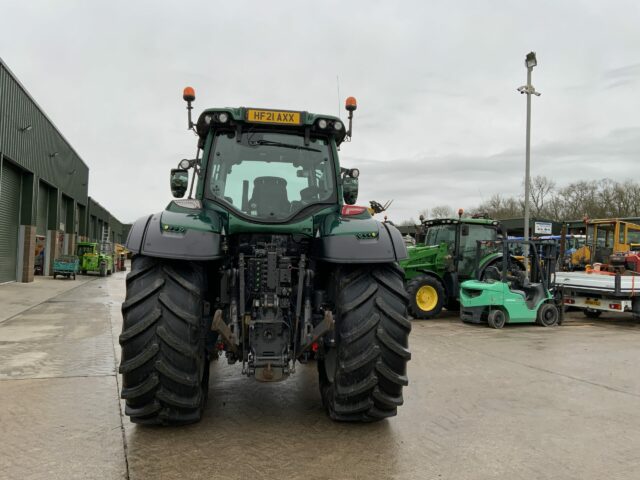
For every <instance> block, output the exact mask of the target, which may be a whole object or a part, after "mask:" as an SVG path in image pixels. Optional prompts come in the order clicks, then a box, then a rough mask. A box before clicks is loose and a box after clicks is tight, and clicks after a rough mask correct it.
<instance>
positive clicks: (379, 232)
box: [313, 219, 407, 263]
mask: <svg viewBox="0 0 640 480" xmlns="http://www.w3.org/2000/svg"><path fill="white" fill-rule="evenodd" d="M359 221H360V222H362V224H361V225H358V224H357V223H355V222H354V225H353V226H349V227H346V228H344V229H342V228H340V227H337V228H333V229H332V231H331V232H330V233H329V234H328V235H326V236H322V235H321V236H319V237H316V238H315V239H314V245H313V252H314V254H313V256H314V257H315V258H317V259H318V260H323V261H325V262H329V263H389V262H398V261H400V260H404V259H405V258H407V247H406V246H405V243H404V240H403V238H402V234H401V233H400V232H399V231H398V229H397V228H396V227H394V226H393V225H391V224H388V223H382V222H378V221H377V220H373V219H369V220H368V221H367V220H359ZM356 222H357V221H356ZM345 223H346V222H345ZM343 225H344V224H343ZM357 226H360V227H361V228H357V229H356V230H352V229H353V227H357ZM347 228H348V230H347ZM341 230H342V231H341Z"/></svg>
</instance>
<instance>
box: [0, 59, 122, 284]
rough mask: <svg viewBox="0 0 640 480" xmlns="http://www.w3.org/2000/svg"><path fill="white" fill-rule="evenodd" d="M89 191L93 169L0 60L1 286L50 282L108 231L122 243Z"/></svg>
mask: <svg viewBox="0 0 640 480" xmlns="http://www.w3.org/2000/svg"><path fill="white" fill-rule="evenodd" d="M88 186H89V167H88V166H87V165H86V163H84V161H83V160H82V158H80V156H79V155H78V153H77V152H76V151H75V150H74V149H73V147H72V146H71V144H70V143H69V142H68V141H67V140H66V139H65V138H64V136H63V135H62V134H61V133H60V131H59V130H58V129H57V128H56V126H55V125H54V124H53V122H52V121H51V120H50V119H49V117H48V116H47V115H46V114H45V113H44V111H43V110H42V108H40V107H39V106H38V104H37V103H36V102H35V100H34V99H33V98H32V97H31V95H29V93H28V92H27V90H26V89H25V88H24V86H23V85H22V84H21V83H20V82H19V81H18V79H17V78H16V77H15V75H14V74H13V73H12V72H11V71H10V70H9V68H8V67H7V66H6V64H5V63H4V61H2V59H0V283H4V282H10V281H16V280H17V281H21V282H30V281H32V280H33V275H34V271H36V272H39V273H42V274H44V275H48V274H49V272H50V269H51V265H52V263H53V259H54V258H55V257H56V256H58V255H61V254H69V253H73V252H74V250H75V244H76V243H77V241H79V240H84V239H87V238H89V239H92V240H98V239H99V238H100V237H101V234H102V228H103V227H104V228H106V229H108V230H109V234H110V236H111V238H112V239H117V240H120V241H121V240H122V239H123V236H122V232H123V225H122V224H121V223H120V222H119V221H118V220H117V219H115V218H114V217H113V216H112V215H111V214H110V213H109V212H108V211H107V210H105V209H104V208H103V207H102V206H100V205H99V204H98V203H97V202H95V201H94V200H93V199H92V198H90V197H89V196H88V188H89V187H88ZM92 225H94V230H91V229H90V227H91V226H92Z"/></svg>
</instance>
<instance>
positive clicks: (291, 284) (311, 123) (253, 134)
mask: <svg viewBox="0 0 640 480" xmlns="http://www.w3.org/2000/svg"><path fill="white" fill-rule="evenodd" d="M183 98H184V99H185V101H187V109H188V113H189V121H188V125H189V128H190V129H191V128H193V129H194V130H195V132H196V133H197V135H198V150H197V152H198V154H197V156H196V158H195V159H193V160H190V159H185V160H182V161H181V162H180V163H179V165H178V168H177V169H174V170H172V172H171V182H170V183H171V189H172V192H173V195H174V196H175V197H177V198H182V197H183V196H184V194H185V193H186V191H187V189H188V186H189V171H192V172H193V176H192V177H191V182H190V189H189V194H188V198H186V199H178V200H174V201H172V202H171V203H170V204H169V205H168V206H167V207H166V208H165V210H164V211H162V212H160V213H156V214H153V215H148V216H145V217H143V218H141V219H139V220H138V221H137V222H136V223H135V224H134V225H133V227H132V228H131V231H130V234H129V237H128V239H127V248H128V249H129V250H131V251H132V252H133V258H132V265H131V271H130V273H129V274H128V276H127V282H126V299H125V301H124V303H123V304H122V313H123V320H124V321H123V331H122V334H121V335H120V344H121V346H122V362H121V364H120V372H121V373H122V376H123V388H122V393H121V395H122V398H124V399H125V400H126V410H125V411H126V414H127V415H128V416H129V417H130V418H131V421H133V422H135V423H142V424H184V423H190V422H195V421H198V420H199V419H200V418H201V416H202V413H203V410H204V408H205V402H206V401H207V395H208V393H209V392H208V380H209V362H210V361H211V360H214V359H216V358H217V357H218V356H219V355H224V356H225V357H226V359H227V361H228V362H229V363H230V364H233V363H236V362H237V363H240V364H241V365H242V369H241V371H242V374H244V375H247V376H249V377H253V378H255V379H256V380H260V381H265V382H271V381H277V380H282V379H285V378H286V377H288V376H289V375H290V374H292V373H294V372H295V369H296V362H297V361H300V360H303V359H306V358H308V357H309V356H310V355H311V354H315V358H316V359H317V368H318V375H319V385H320V393H321V397H322V401H323V404H324V406H325V409H326V411H327V413H328V415H329V416H330V417H331V418H332V419H334V420H342V421H360V422H369V421H375V420H379V419H382V418H386V417H390V416H393V415H395V414H396V410H397V407H398V406H399V405H402V403H403V397H402V388H403V387H404V386H405V385H407V382H408V381H407V370H406V365H407V362H408V360H409V358H410V356H411V354H410V352H409V349H408V336H409V331H410V329H411V324H410V323H409V320H408V316H407V311H406V309H407V294H406V293H405V290H404V285H403V272H402V269H401V268H400V267H399V265H398V262H399V261H400V260H402V259H404V258H405V257H406V248H405V246H404V243H403V240H402V236H401V234H400V232H398V230H397V229H396V228H395V227H393V226H392V225H389V224H384V223H381V222H379V221H377V220H374V219H373V218H372V217H371V215H370V214H369V212H368V211H367V209H366V208H365V207H360V206H355V205H354V204H355V202H356V198H357V193H358V176H359V171H358V170H357V169H347V168H343V167H341V166H340V163H339V160H338V147H339V146H340V145H341V144H342V143H343V142H344V141H345V140H348V139H350V137H351V124H352V116H353V111H354V110H355V109H356V102H355V99H354V98H352V97H350V98H348V99H347V104H346V108H347V110H348V112H349V129H348V130H347V129H346V128H345V125H344V123H343V122H342V121H341V120H340V119H339V118H337V117H332V116H329V115H318V114H313V113H309V112H305V111H283V110H266V109H258V108H244V107H242V108H213V109H208V110H205V111H204V112H202V114H201V115H200V117H199V119H198V121H197V122H196V123H195V124H194V123H192V122H191V108H192V107H191V102H192V101H193V100H194V99H195V93H194V91H193V89H191V88H189V87H188V88H186V89H185V91H184V95H183ZM212 393H213V394H215V392H212Z"/></svg>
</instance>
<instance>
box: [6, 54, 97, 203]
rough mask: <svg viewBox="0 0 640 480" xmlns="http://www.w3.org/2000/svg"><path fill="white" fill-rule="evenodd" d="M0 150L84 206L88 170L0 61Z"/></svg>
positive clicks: (86, 193) (86, 194)
mask: <svg viewBox="0 0 640 480" xmlns="http://www.w3.org/2000/svg"><path fill="white" fill-rule="evenodd" d="M0 116H1V118H0V150H1V151H2V153H3V154H4V155H5V156H7V157H9V158H10V159H11V160H13V161H14V162H15V163H17V164H18V165H20V166H21V167H23V168H25V169H27V170H29V171H31V172H34V173H35V174H36V175H37V176H38V177H39V178H42V179H44V180H45V181H46V182H47V183H49V184H52V185H56V186H57V187H58V188H59V189H60V190H61V191H62V192H64V193H66V194H67V195H69V196H70V197H72V198H74V199H76V201H78V202H80V203H82V204H86V202H87V196H88V178H89V167H87V166H86V165H85V164H84V162H83V161H82V159H81V158H80V157H79V156H78V154H77V153H76V152H75V151H74V150H73V148H72V147H71V145H69V143H68V142H67V141H66V140H65V139H64V137H63V136H62V135H61V134H60V133H59V132H58V131H57V129H56V127H55V126H54V125H53V124H52V123H51V121H50V120H49V119H48V118H47V116H46V115H45V114H44V113H43V112H42V111H41V110H40V109H39V108H38V106H37V104H36V103H35V102H34V100H33V99H32V98H31V97H30V96H29V95H28V94H27V92H26V91H25V90H24V89H23V88H22V86H21V85H20V84H19V82H18V81H17V80H16V79H15V78H14V77H13V76H12V75H11V73H10V72H9V70H8V68H7V67H6V66H5V65H4V64H3V63H1V62H0Z"/></svg>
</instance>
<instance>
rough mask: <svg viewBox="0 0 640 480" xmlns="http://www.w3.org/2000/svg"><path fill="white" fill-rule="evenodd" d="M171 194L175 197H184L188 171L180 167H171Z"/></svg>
mask: <svg viewBox="0 0 640 480" xmlns="http://www.w3.org/2000/svg"><path fill="white" fill-rule="evenodd" d="M170 184H171V194H172V195H173V196H174V197H176V198H182V197H184V194H185V192H186V191H187V187H188V186H189V172H188V171H187V170H182V169H180V168H172V169H171V180H170Z"/></svg>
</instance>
